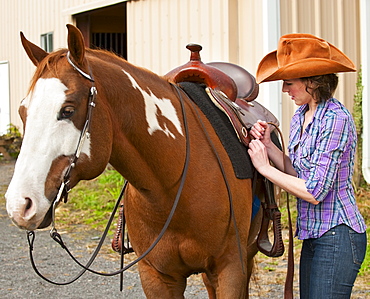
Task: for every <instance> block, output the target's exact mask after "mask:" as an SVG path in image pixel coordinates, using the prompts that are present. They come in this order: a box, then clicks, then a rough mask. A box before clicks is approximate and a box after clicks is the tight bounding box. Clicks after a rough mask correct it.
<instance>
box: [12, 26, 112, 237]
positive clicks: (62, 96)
mask: <svg viewBox="0 0 370 299" xmlns="http://www.w3.org/2000/svg"><path fill="white" fill-rule="evenodd" d="M67 27H68V49H64V50H59V51H56V52H53V53H50V54H48V53H46V52H45V51H44V50H42V49H41V48H39V47H38V46H36V45H34V44H32V43H31V42H29V41H28V40H27V39H25V37H24V36H23V34H21V40H22V44H23V47H24V49H25V51H26V52H27V55H28V56H29V58H30V59H31V61H32V62H33V63H34V64H35V65H36V67H37V69H36V72H35V75H34V77H33V79H32V81H31V86H30V89H29V93H28V95H27V97H26V98H25V99H24V100H23V101H22V103H21V106H20V108H19V113H20V116H21V118H22V121H23V124H24V138H23V144H22V149H21V152H20V154H19V157H18V160H17V163H16V167H15V171H14V176H13V178H12V181H11V183H10V185H9V188H8V191H7V193H6V200H7V210H8V214H9V216H10V217H11V218H12V220H13V221H14V223H15V224H17V225H18V226H19V227H21V228H24V229H27V230H34V229H37V228H42V227H46V226H48V225H49V224H50V223H51V207H52V204H53V201H54V200H55V198H56V196H57V194H58V190H59V189H60V186H61V184H62V182H63V180H64V177H65V174H66V172H67V170H68V169H69V168H70V166H71V164H72V162H75V163H74V164H73V165H72V169H71V172H70V176H69V178H68V182H67V185H68V188H72V187H73V186H74V185H76V184H77V182H78V181H79V180H81V179H91V178H93V177H96V176H97V175H99V174H100V173H101V172H102V171H103V170H104V167H105V166H106V164H107V163H108V160H109V155H110V151H111V138H112V137H111V134H110V132H109V131H106V133H103V132H101V130H102V128H103V127H104V128H105V129H107V128H109V121H108V120H107V118H104V117H99V115H95V116H96V118H97V119H95V120H94V121H92V122H91V119H90V120H89V122H88V123H89V124H88V125H90V126H91V131H94V132H96V134H100V136H105V137H104V138H105V140H104V142H103V141H102V140H100V141H99V140H96V138H94V133H92V134H91V136H89V133H88V132H87V134H84V133H83V132H84V126H85V125H86V119H87V118H88V117H87V115H88V114H89V113H88V110H89V108H88V106H89V101H90V102H91V98H90V97H89V95H90V90H91V87H92V86H93V84H94V82H92V81H93V79H92V78H91V80H90V79H89V78H88V77H89V76H90V69H89V64H88V61H87V59H86V57H85V48H84V40H83V37H82V35H81V33H80V31H79V30H78V29H77V28H76V27H74V26H71V25H67ZM67 53H69V54H68V58H69V60H70V61H68V59H67ZM84 74H85V75H87V76H84ZM97 106H99V104H97ZM91 109H95V110H96V109H99V108H91ZM94 113H95V111H94ZM94 113H93V114H94ZM87 131H88V130H87ZM98 132H100V133H98ZM80 139H81V140H82V141H81V142H80V141H79V140H80ZM92 144H94V146H92ZM78 145H80V148H79V149H78ZM76 153H77V156H79V158H78V159H77V161H76V160H75V161H73V159H74V157H75V154H76ZM68 172H69V171H68ZM64 192H65V190H64Z"/></svg>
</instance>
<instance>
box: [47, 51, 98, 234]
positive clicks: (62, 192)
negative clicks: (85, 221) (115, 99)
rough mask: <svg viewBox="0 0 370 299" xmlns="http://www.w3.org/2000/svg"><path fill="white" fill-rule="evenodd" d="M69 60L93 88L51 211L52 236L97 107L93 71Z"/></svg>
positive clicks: (68, 55)
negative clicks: (86, 71) (85, 69)
mask: <svg viewBox="0 0 370 299" xmlns="http://www.w3.org/2000/svg"><path fill="white" fill-rule="evenodd" d="M67 60H68V62H69V63H70V65H71V66H72V67H73V68H74V69H75V70H76V71H78V72H79V73H80V74H81V75H82V76H83V77H85V78H86V79H88V80H89V81H90V82H91V83H92V86H91V88H90V92H89V98H88V105H87V113H86V120H85V124H84V126H83V129H82V131H81V134H80V137H79V139H78V143H77V148H76V150H75V152H74V154H73V155H72V157H71V160H70V164H69V166H68V168H67V170H66V172H65V174H64V177H63V181H62V183H61V185H60V187H59V191H58V193H57V196H56V198H55V200H54V202H53V205H52V210H51V212H52V222H51V227H52V228H51V231H50V234H51V235H52V234H53V232H54V231H56V229H55V209H56V208H57V206H58V204H59V203H60V201H61V200H62V199H64V202H65V203H66V202H67V199H68V193H69V192H70V191H71V188H70V178H71V171H72V169H73V168H75V166H76V163H77V160H78V159H79V157H80V154H81V150H82V146H83V144H84V142H85V140H86V139H90V125H91V116H92V110H93V108H94V107H95V100H96V94H97V90H96V87H95V85H94V83H95V80H94V78H93V76H92V74H91V70H90V75H89V74H86V73H85V72H84V71H82V70H81V69H80V68H79V67H77V66H76V65H75V64H74V63H73V61H72V60H71V58H70V52H68V53H67Z"/></svg>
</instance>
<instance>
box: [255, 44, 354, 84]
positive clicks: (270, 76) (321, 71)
mask: <svg viewBox="0 0 370 299" xmlns="http://www.w3.org/2000/svg"><path fill="white" fill-rule="evenodd" d="M331 47H332V50H334V51H335V50H337V49H336V48H335V47H334V46H333V45H331ZM337 51H338V52H339V53H340V54H339V53H338V54H339V55H340V56H342V53H341V52H340V51H339V50H337ZM276 54H277V51H273V52H271V53H269V54H267V55H266V56H265V57H264V58H263V59H262V60H261V62H260V64H259V66H258V69H257V75H256V81H257V83H258V84H259V83H262V82H269V81H276V80H289V79H296V78H303V77H311V76H318V75H326V74H332V73H340V72H355V71H356V68H355V66H354V64H353V63H352V61H351V60H350V59H349V58H347V57H345V58H346V59H345V60H343V56H342V57H341V58H342V60H343V63H341V62H338V61H336V60H333V59H325V58H306V59H301V60H298V61H295V62H293V63H290V64H287V65H285V66H282V67H280V68H279V67H278V64H277V59H276ZM333 54H337V53H333Z"/></svg>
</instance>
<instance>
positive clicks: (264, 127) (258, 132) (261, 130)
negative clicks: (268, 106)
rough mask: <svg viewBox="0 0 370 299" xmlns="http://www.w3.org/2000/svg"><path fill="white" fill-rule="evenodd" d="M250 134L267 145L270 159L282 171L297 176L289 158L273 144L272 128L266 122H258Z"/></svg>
mask: <svg viewBox="0 0 370 299" xmlns="http://www.w3.org/2000/svg"><path fill="white" fill-rule="evenodd" d="M250 133H251V134H252V136H253V137H254V138H256V139H258V140H260V141H261V142H262V143H263V144H264V145H265V147H266V149H267V154H268V157H269V159H270V160H271V162H272V163H273V164H274V165H275V166H276V167H277V168H278V169H279V170H280V171H283V172H285V173H288V174H290V175H293V176H297V173H296V171H295V170H294V168H293V166H292V163H291V161H290V159H289V157H288V156H287V155H285V154H284V153H283V152H282V151H281V150H280V149H279V148H278V147H277V146H276V145H275V143H273V142H272V140H271V131H270V126H269V125H268V124H267V123H266V122H265V121H262V120H258V121H257V122H256V123H255V124H254V125H253V127H252V128H251V131H250Z"/></svg>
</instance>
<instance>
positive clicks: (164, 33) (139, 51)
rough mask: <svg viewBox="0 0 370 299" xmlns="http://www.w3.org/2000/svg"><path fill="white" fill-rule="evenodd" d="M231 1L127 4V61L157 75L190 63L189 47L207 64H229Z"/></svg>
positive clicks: (176, 0)
mask: <svg viewBox="0 0 370 299" xmlns="http://www.w3.org/2000/svg"><path fill="white" fill-rule="evenodd" d="M228 3H229V1H227V0H189V1H181V0H146V1H135V2H128V3H127V11H128V13H127V18H128V24H130V26H128V27H129V28H128V42H127V44H128V60H129V61H130V62H132V63H134V64H137V65H140V66H143V67H146V68H148V69H150V70H152V71H154V72H156V73H158V74H165V73H167V72H168V71H170V70H171V69H173V68H175V67H177V66H179V65H181V64H184V63H186V62H187V61H189V58H190V52H189V51H188V50H187V49H186V45H187V44H189V43H198V44H201V45H202V47H203V50H202V52H201V57H202V60H203V61H204V62H209V61H216V60H221V61H229V60H230V59H229V25H228V24H229V21H230V19H229V15H228V11H229V6H228Z"/></svg>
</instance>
